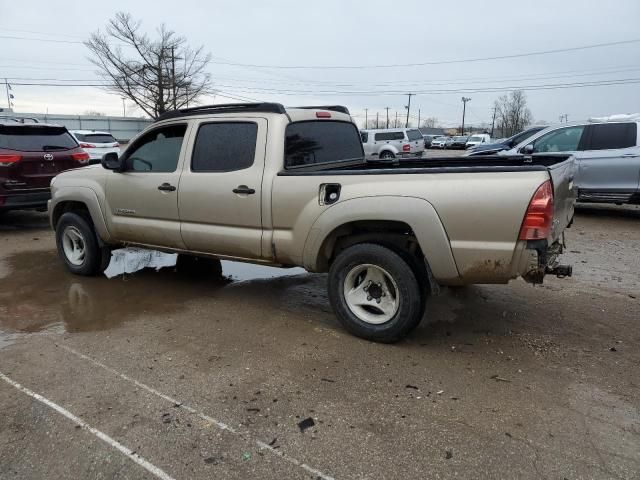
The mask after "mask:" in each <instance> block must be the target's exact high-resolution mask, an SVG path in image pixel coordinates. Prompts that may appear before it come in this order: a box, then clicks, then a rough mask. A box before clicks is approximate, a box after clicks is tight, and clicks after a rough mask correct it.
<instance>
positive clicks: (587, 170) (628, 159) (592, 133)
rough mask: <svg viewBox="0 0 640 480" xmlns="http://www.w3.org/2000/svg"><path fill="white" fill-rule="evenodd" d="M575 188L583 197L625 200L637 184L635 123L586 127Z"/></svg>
mask: <svg viewBox="0 0 640 480" xmlns="http://www.w3.org/2000/svg"><path fill="white" fill-rule="evenodd" d="M577 183H578V186H579V188H580V189H581V191H582V193H583V194H587V195H588V194H598V193H611V194H616V195H620V196H621V197H626V196H630V195H632V194H634V193H635V192H636V191H638V186H639V184H640V147H638V128H637V124H636V123H635V122H629V123H602V124H594V125H589V126H588V127H587V132H586V142H585V150H584V151H583V152H580V155H579V169H578V180H577Z"/></svg>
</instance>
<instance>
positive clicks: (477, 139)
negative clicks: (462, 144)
mask: <svg viewBox="0 0 640 480" xmlns="http://www.w3.org/2000/svg"><path fill="white" fill-rule="evenodd" d="M481 141H482V137H471V138H470V139H469V142H481Z"/></svg>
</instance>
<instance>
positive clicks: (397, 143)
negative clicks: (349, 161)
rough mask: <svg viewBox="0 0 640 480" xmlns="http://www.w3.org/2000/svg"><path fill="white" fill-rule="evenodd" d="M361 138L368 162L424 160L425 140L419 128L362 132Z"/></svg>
mask: <svg viewBox="0 0 640 480" xmlns="http://www.w3.org/2000/svg"><path fill="white" fill-rule="evenodd" d="M360 138H361V139H362V147H363V149H364V154H365V157H366V159H367V160H378V159H379V160H393V159H395V158H422V154H423V152H424V138H422V133H420V130H418V129H417V128H389V129H378V130H361V131H360Z"/></svg>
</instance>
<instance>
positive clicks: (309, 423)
mask: <svg viewBox="0 0 640 480" xmlns="http://www.w3.org/2000/svg"><path fill="white" fill-rule="evenodd" d="M315 424H316V422H314V421H313V418H311V417H309V418H305V419H304V420H302V421H301V422H298V428H300V431H301V432H304V431H305V430H306V429H307V428H311V427H313V426H315Z"/></svg>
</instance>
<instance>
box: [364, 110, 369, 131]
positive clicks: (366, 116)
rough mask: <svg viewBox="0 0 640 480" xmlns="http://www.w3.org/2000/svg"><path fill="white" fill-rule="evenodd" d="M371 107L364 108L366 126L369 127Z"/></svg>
mask: <svg viewBox="0 0 640 480" xmlns="http://www.w3.org/2000/svg"><path fill="white" fill-rule="evenodd" d="M368 112H369V109H368V108H365V109H364V128H369V117H368Z"/></svg>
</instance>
